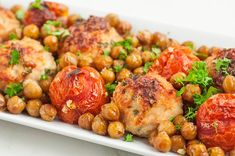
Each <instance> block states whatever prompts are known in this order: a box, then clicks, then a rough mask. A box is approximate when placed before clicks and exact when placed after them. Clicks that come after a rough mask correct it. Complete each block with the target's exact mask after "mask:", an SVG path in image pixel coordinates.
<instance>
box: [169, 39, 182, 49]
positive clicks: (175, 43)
mask: <svg viewBox="0 0 235 156" xmlns="http://www.w3.org/2000/svg"><path fill="white" fill-rule="evenodd" d="M179 45H180V44H179V42H178V41H176V40H174V39H172V38H170V39H169V43H168V45H167V47H172V46H179Z"/></svg>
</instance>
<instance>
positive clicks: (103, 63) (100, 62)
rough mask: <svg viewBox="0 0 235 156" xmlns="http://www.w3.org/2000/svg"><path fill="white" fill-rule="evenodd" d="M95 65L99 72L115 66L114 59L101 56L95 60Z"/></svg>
mask: <svg viewBox="0 0 235 156" xmlns="http://www.w3.org/2000/svg"><path fill="white" fill-rule="evenodd" d="M94 64H95V67H96V69H98V70H102V69H104V68H110V67H111V66H112V64H113V59H112V58H111V57H110V56H105V55H100V56H97V57H96V58H95V60H94Z"/></svg>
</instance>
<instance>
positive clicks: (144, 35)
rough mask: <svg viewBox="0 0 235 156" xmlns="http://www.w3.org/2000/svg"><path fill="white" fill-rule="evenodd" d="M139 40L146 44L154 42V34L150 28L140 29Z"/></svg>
mask: <svg viewBox="0 0 235 156" xmlns="http://www.w3.org/2000/svg"><path fill="white" fill-rule="evenodd" d="M137 38H138V39H139V41H140V42H141V43H143V44H145V45H150V44H151V43H152V38H153V35H152V33H151V32H150V31H148V30H143V31H139V32H138V34H137Z"/></svg>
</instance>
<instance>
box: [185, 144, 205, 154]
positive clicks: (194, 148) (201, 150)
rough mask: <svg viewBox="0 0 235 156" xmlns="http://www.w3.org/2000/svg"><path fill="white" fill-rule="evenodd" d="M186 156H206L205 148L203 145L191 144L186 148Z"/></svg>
mask: <svg viewBox="0 0 235 156" xmlns="http://www.w3.org/2000/svg"><path fill="white" fill-rule="evenodd" d="M187 154H188V156H208V153H207V150H206V146H205V145H203V144H192V145H189V146H188V147H187Z"/></svg>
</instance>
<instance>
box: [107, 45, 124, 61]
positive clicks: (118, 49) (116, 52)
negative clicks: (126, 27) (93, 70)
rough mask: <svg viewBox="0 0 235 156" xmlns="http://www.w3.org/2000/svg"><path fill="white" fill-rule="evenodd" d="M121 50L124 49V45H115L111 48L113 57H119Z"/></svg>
mask: <svg viewBox="0 0 235 156" xmlns="http://www.w3.org/2000/svg"><path fill="white" fill-rule="evenodd" d="M121 51H124V49H123V47H122V46H114V47H113V48H112V50H111V53H110V56H111V57H112V58H113V59H117V58H118V56H119V55H120V53H121Z"/></svg>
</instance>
